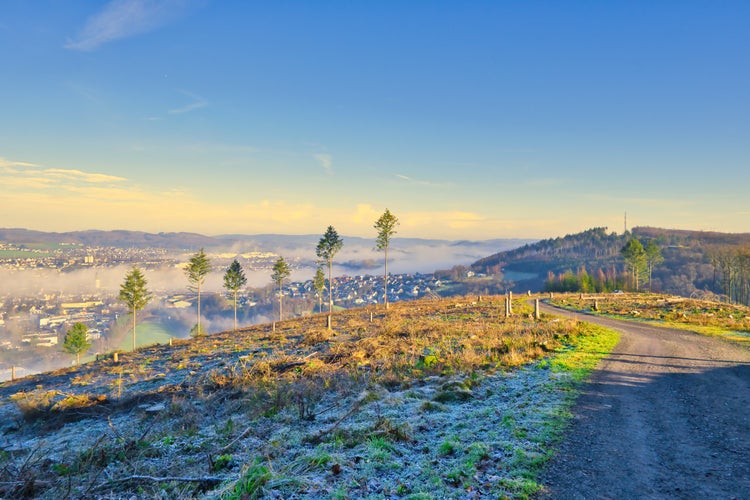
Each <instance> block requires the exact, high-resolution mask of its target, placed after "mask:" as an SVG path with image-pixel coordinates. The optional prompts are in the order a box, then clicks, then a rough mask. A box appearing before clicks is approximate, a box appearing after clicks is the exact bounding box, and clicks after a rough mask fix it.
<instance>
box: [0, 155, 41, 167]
mask: <svg viewBox="0 0 750 500" xmlns="http://www.w3.org/2000/svg"><path fill="white" fill-rule="evenodd" d="M38 166H39V165H37V164H35V163H28V162H25V161H11V160H7V159H5V158H3V157H2V156H0V167H4V168H10V167H38Z"/></svg>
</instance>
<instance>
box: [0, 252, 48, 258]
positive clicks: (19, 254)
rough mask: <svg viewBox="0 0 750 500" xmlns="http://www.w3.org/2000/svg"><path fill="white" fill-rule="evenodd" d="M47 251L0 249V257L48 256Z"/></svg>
mask: <svg viewBox="0 0 750 500" xmlns="http://www.w3.org/2000/svg"><path fill="white" fill-rule="evenodd" d="M49 255H50V254H49V252H24V251H22V250H0V259H25V258H30V257H33V258H35V259H38V258H40V257H49Z"/></svg>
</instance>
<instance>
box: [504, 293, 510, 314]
mask: <svg viewBox="0 0 750 500" xmlns="http://www.w3.org/2000/svg"><path fill="white" fill-rule="evenodd" d="M508 303H509V302H508V297H505V317H506V318H507V317H509V316H510V307H508Z"/></svg>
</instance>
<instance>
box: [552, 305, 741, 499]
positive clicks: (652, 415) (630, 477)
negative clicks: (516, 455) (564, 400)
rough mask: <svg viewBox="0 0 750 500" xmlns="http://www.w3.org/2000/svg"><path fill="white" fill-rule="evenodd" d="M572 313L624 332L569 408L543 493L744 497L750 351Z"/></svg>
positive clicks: (559, 495)
mask: <svg viewBox="0 0 750 500" xmlns="http://www.w3.org/2000/svg"><path fill="white" fill-rule="evenodd" d="M543 310H544V311H545V312H553V313H554V314H570V313H564V312H561V311H560V310H557V309H554V310H553V309H552V308H550V307H549V306H544V309H543ZM578 317H579V318H580V319H582V320H585V321H590V322H592V323H597V324H601V325H604V326H608V327H611V328H614V329H615V330H618V331H619V332H620V333H621V335H622V339H621V342H620V344H619V345H618V346H617V347H616V348H615V350H614V352H613V353H612V354H611V355H610V356H609V357H607V358H606V359H605V360H604V361H603V362H602V363H601V364H600V365H599V368H598V369H597V371H596V372H595V373H594V376H593V377H592V379H591V381H590V382H589V383H588V384H587V385H586V386H585V387H584V389H583V393H582V394H581V396H580V398H579V399H578V401H577V403H576V405H575V407H574V408H573V415H574V419H573V423H572V425H571V428H570V429H569V431H568V434H567V435H566V438H565V439H566V440H565V442H563V443H562V444H561V447H560V449H559V451H558V452H557V453H556V454H555V456H554V457H553V459H552V460H551V462H550V465H549V468H548V470H547V471H546V473H545V474H544V475H543V476H542V479H541V481H542V484H544V485H546V486H547V491H546V492H545V494H543V495H542V498H555V499H556V498H586V499H589V498H613V499H614V498H617V499H619V498H727V499H729V498H750V350H748V349H747V348H744V347H740V346H736V345H733V344H729V343H727V342H725V341H722V340H718V339H714V338H710V337H704V336H700V335H697V334H692V333H688V332H684V331H679V330H666V329H662V328H657V327H651V326H647V325H642V324H638V323H630V322H624V321H617V320H611V319H605V318H598V317H595V316H583V315H581V314H578Z"/></svg>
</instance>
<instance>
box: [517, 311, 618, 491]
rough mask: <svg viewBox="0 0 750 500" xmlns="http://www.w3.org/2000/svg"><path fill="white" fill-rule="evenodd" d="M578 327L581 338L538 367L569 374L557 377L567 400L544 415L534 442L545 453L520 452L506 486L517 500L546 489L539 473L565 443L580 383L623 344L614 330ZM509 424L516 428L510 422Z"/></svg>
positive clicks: (558, 387) (560, 388)
mask: <svg viewBox="0 0 750 500" xmlns="http://www.w3.org/2000/svg"><path fill="white" fill-rule="evenodd" d="M578 327H579V333H580V335H578V336H574V337H573V340H572V343H571V345H569V346H568V347H566V348H564V349H561V350H560V352H558V353H557V354H555V355H554V356H553V357H552V358H551V359H549V360H543V361H542V362H540V363H539V364H538V368H540V369H549V370H552V371H553V372H556V373H560V374H566V375H567V376H561V377H559V378H557V380H556V382H555V383H554V385H555V387H554V388H555V389H557V390H559V391H562V392H563V393H564V394H566V398H565V401H564V403H563V405H562V407H558V408H556V409H555V410H554V412H552V413H549V414H547V415H544V417H543V419H542V422H541V427H542V431H541V433H540V435H539V436H536V437H535V438H534V439H533V441H535V442H538V443H540V445H541V446H542V449H543V450H544V451H540V452H539V453H524V452H521V450H518V453H517V454H516V456H515V459H514V462H513V468H514V474H513V475H512V476H513V478H512V479H510V480H509V481H508V483H507V484H506V485H505V486H506V487H507V488H508V490H509V491H511V492H512V493H513V495H514V497H516V498H528V497H530V496H531V495H534V494H535V493H538V492H539V491H541V490H542V488H543V486H542V485H541V484H539V483H538V477H539V474H540V473H541V471H542V470H543V468H544V467H545V464H546V463H547V462H548V461H549V459H550V458H552V456H553V454H554V453H553V449H554V446H555V444H556V443H559V442H560V441H561V440H562V438H563V436H564V432H565V429H566V428H567V427H568V425H569V423H570V420H571V418H572V417H573V415H572V414H571V413H570V408H571V407H572V405H573V403H574V402H575V399H576V396H577V395H578V390H579V388H580V386H581V384H582V383H583V382H585V381H586V379H588V377H589V376H590V375H591V372H592V371H593V370H594V369H595V368H596V365H597V364H598V363H599V361H600V360H601V359H602V358H603V357H605V356H607V355H608V354H609V353H610V352H612V349H614V347H615V346H616V345H617V343H618V342H619V341H620V335H619V333H617V332H616V331H614V330H610V329H608V328H604V327H601V326H597V325H592V324H590V323H580V324H579V326H578ZM508 425H513V423H512V422H511V421H510V419H509V422H508Z"/></svg>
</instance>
